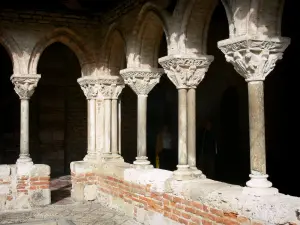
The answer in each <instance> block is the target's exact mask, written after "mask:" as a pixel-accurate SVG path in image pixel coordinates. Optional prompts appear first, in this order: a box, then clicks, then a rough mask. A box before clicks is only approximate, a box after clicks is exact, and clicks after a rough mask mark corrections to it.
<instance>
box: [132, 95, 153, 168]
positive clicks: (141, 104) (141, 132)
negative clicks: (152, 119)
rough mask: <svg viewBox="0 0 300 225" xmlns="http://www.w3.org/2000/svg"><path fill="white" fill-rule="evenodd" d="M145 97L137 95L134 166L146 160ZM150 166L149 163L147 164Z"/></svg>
mask: <svg viewBox="0 0 300 225" xmlns="http://www.w3.org/2000/svg"><path fill="white" fill-rule="evenodd" d="M147 97H148V96H147V95H138V119H137V127H138V131H137V132H138V133H137V147H138V154H137V157H136V159H137V161H136V162H135V164H137V163H139V162H144V160H147V159H148V157H147V138H146V135H147V134H146V132H147ZM149 164H150V162H149Z"/></svg>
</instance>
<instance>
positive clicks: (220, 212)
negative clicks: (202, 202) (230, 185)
mask: <svg viewBox="0 0 300 225" xmlns="http://www.w3.org/2000/svg"><path fill="white" fill-rule="evenodd" d="M210 212H211V213H212V214H215V215H217V216H223V211H222V210H219V209H214V208H211V209H210Z"/></svg>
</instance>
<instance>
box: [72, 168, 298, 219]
mask: <svg viewBox="0 0 300 225" xmlns="http://www.w3.org/2000/svg"><path fill="white" fill-rule="evenodd" d="M75 164H76V163H75ZM85 167H86V168H89V172H88V173H84V172H82V171H83V170H82V168H83V167H82V165H81V166H80V168H81V169H80V171H81V173H80V172H79V173H76V165H74V167H73V170H72V171H73V172H72V185H73V190H74V188H75V187H76V186H77V187H78V185H82V186H81V187H82V188H81V189H82V191H83V190H84V189H86V188H87V189H88V190H91V189H89V188H90V187H91V186H93V187H97V189H95V190H96V192H97V193H96V194H95V195H94V199H89V200H97V201H99V202H100V203H101V204H103V205H106V206H109V207H112V208H115V209H117V210H120V211H124V212H125V213H126V214H128V215H130V216H132V217H134V218H135V219H136V220H137V221H139V222H142V223H145V224H148V223H149V222H151V223H153V224H155V221H156V223H157V224H185V225H200V224H201V225H217V224H225V225H242V224H243V225H262V224H285V225H288V224H289V225H291V224H300V221H298V220H297V219H296V217H293V216H292V217H293V218H290V217H288V216H290V215H291V214H290V213H289V210H290V211H291V210H293V208H292V207H291V208H289V210H287V208H286V206H285V208H284V209H283V208H280V209H279V208H278V209H277V210H280V213H278V214H281V215H275V216H274V217H273V216H268V213H270V215H271V214H272V215H273V212H268V210H269V205H268V204H274V205H275V204H276V201H277V204H278V203H279V202H280V198H281V197H283V196H278V197H276V201H275V202H274V201H273V202H272V203H267V202H266V201H265V202H264V204H263V205H264V207H263V208H260V203H257V205H254V208H251V207H250V206H249V205H247V204H249V202H251V201H252V200H253V199H256V200H257V198H259V197H249V196H248V197H247V196H244V197H243V198H244V199H245V198H247V199H248V203H247V201H246V203H245V202H241V203H240V205H239V207H241V208H245V209H247V210H246V211H247V213H246V214H243V213H240V212H239V210H238V209H237V208H235V206H234V205H232V206H231V207H222V206H221V204H220V205H219V206H216V205H214V204H210V203H208V201H207V200H208V199H209V198H211V197H209V194H208V193H207V194H206V195H205V196H206V197H203V198H201V199H198V200H197V199H195V198H194V197H192V196H191V195H189V193H184V194H185V195H184V196H183V193H182V194H178V193H176V191H171V189H170V190H168V191H167V189H165V190H159V188H157V187H158V186H156V184H155V181H154V180H152V184H151V183H148V184H146V183H144V184H141V183H137V182H132V181H130V180H127V178H125V177H126V172H124V171H123V172H124V174H123V173H122V172H121V171H120V168H119V169H113V168H115V167H114V166H111V165H110V166H108V167H109V169H107V170H105V169H99V168H98V169H96V170H97V172H95V171H96V170H95V171H94V172H92V170H90V168H91V167H88V166H85ZM102 168H104V167H102ZM108 170H110V172H109V171H108ZM112 170H113V172H111V171H112ZM131 170H132V169H131ZM78 171H79V170H78ZM117 171H118V172H117ZM160 171H161V170H156V172H155V171H154V172H153V171H152V172H153V174H154V173H155V177H159V176H161V175H162V174H161V173H160ZM152 172H151V173H152ZM137 173H139V174H141V176H144V177H147V175H146V174H148V175H149V171H146V170H145V171H144V172H143V171H139V172H137ZM143 173H145V174H144V175H143ZM112 174H115V175H112ZM122 174H123V175H122ZM133 174H134V173H132V174H131V175H132V176H134V175H133ZM122 176H124V178H121V177H122ZM150 176H151V175H150ZM154 179H155V178H154ZM209 182H210V181H209V180H208V181H206V182H205V181H204V183H202V184H204V185H209ZM190 183H191V181H190ZM178 184H179V186H181V185H182V183H178ZM186 187H188V186H186ZM210 188H212V186H211V187H210ZM219 189H220V188H219ZM78 190H79V189H77V192H76V193H75V195H73V197H75V199H76V194H78V193H79V192H78ZM187 190H188V188H187ZM207 190H209V189H207ZM194 192H197V190H196V189H195V190H194ZM199 192H201V190H199ZM81 195H82V197H83V198H85V196H87V195H84V194H82V193H81ZM194 195H195V193H194ZM219 195H220V200H215V201H224V202H227V203H229V201H230V200H229V198H226V196H222V195H221V194H219ZM236 198H239V195H238V194H237V196H236ZM251 198H253V199H251ZM269 198H270V197H269ZM271 198H273V197H271ZM83 200H87V199H83ZM243 201H245V200H243ZM256 207H259V208H260V211H259V214H260V215H261V216H258V215H257V214H256V212H255V210H256V209H255V208H256ZM272 207H273V206H271V208H272ZM252 210H253V211H252ZM286 210H287V211H286ZM284 211H286V212H287V214H285V215H286V216H287V217H286V218H283V217H282V213H283V212H284ZM276 216H277V217H276ZM266 218H269V219H270V218H271V219H270V220H269V221H268V219H266ZM271 220H273V221H271ZM274 221H285V222H282V223H280V222H274ZM171 222H173V223H171ZM151 223H150V224H151Z"/></svg>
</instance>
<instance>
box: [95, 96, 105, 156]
mask: <svg viewBox="0 0 300 225" xmlns="http://www.w3.org/2000/svg"><path fill="white" fill-rule="evenodd" d="M96 107H97V110H96V152H97V157H98V158H99V157H100V156H101V154H102V152H103V149H104V140H103V138H102V137H103V135H104V100H103V99H97V100H96Z"/></svg>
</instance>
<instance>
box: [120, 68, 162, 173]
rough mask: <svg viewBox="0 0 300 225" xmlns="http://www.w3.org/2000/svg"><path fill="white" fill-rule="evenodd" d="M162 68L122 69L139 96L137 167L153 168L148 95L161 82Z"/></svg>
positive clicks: (122, 72) (127, 81) (126, 79)
mask: <svg viewBox="0 0 300 225" xmlns="http://www.w3.org/2000/svg"><path fill="white" fill-rule="evenodd" d="M163 73H164V71H163V70H162V69H157V68H152V69H144V68H127V69H124V70H121V71H120V74H121V76H122V77H123V79H124V82H125V83H126V84H128V85H129V86H130V87H131V88H132V90H133V91H134V92H135V93H136V94H137V96H138V122H137V126H138V135H137V157H136V160H135V161H134V162H133V163H134V164H135V165H136V167H137V168H143V169H147V168H152V167H153V166H152V165H150V161H149V160H148V157H147V96H148V94H149V92H150V91H151V90H152V89H153V87H154V86H155V85H156V84H157V83H158V82H159V79H160V77H161V75H162V74H163Z"/></svg>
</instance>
